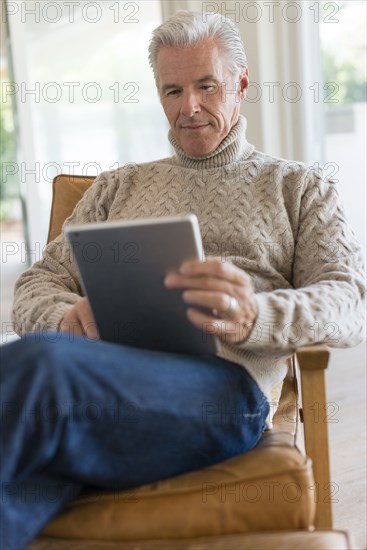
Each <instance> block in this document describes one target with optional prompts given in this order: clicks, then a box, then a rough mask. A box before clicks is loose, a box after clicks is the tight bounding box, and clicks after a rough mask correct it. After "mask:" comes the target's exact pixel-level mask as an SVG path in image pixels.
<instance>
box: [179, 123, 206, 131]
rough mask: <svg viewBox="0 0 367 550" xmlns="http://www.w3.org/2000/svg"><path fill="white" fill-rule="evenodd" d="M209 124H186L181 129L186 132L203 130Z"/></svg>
mask: <svg viewBox="0 0 367 550" xmlns="http://www.w3.org/2000/svg"><path fill="white" fill-rule="evenodd" d="M207 126H209V124H185V125H182V126H181V128H183V129H184V130H200V129H201V128H206V127H207Z"/></svg>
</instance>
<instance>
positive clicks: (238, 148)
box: [168, 115, 255, 169]
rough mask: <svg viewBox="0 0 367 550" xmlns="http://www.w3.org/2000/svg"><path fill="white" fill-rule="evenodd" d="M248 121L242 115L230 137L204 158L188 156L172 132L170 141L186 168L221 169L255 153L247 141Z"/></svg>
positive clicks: (179, 160) (169, 135)
mask: <svg viewBox="0 0 367 550" xmlns="http://www.w3.org/2000/svg"><path fill="white" fill-rule="evenodd" d="M246 128H247V120H246V118H245V117H244V116H242V115H240V116H239V118H238V121H237V122H236V124H235V125H234V126H232V128H231V130H230V132H229V133H228V135H227V136H226V137H225V138H224V140H223V141H222V142H221V143H220V144H219V145H218V147H217V148H216V149H214V151H213V152H212V153H209V154H208V155H205V156H203V157H194V156H192V155H189V154H187V153H186V152H185V151H184V150H183V149H182V147H181V146H180V145H179V144H178V143H177V141H176V139H175V138H174V136H173V134H172V131H171V130H170V131H169V133H168V139H169V142H170V143H171V145H172V146H173V148H174V150H175V153H176V156H177V161H178V164H180V165H181V166H184V167H185V168H194V169H203V168H204V169H208V168H219V167H220V166H226V165H227V164H232V163H234V162H239V161H243V160H246V159H247V158H248V157H249V156H250V155H251V154H252V153H253V151H254V149H255V147H254V146H253V145H251V144H250V143H249V142H248V141H247V139H246Z"/></svg>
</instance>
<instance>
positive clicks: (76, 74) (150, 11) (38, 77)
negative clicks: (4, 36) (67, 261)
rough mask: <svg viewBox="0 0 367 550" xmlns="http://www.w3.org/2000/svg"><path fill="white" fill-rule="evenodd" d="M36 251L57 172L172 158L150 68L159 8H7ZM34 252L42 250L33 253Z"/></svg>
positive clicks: (83, 4)
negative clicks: (151, 40)
mask: <svg viewBox="0 0 367 550" xmlns="http://www.w3.org/2000/svg"><path fill="white" fill-rule="evenodd" d="M8 20H9V26H10V36H11V44H12V50H13V58H14V71H15V81H14V82H9V83H8V87H7V94H8V96H13V97H14V99H15V100H16V102H17V105H18V110H19V122H20V131H21V136H20V137H21V151H22V159H21V162H20V164H19V178H20V181H21V184H22V185H23V186H24V188H25V194H26V204H27V210H28V219H29V233H30V243H31V250H32V257H31V258H30V260H31V261H34V260H35V259H36V258H37V257H39V256H40V253H41V250H42V247H43V245H44V243H45V240H46V235H47V226H48V218H49V211H50V200H51V182H52V179H53V178H54V176H55V175H57V174H58V173H74V174H84V175H97V174H98V173H99V172H101V171H104V170H110V169H113V168H116V167H117V166H119V165H122V164H124V163H126V162H141V161H149V160H153V159H155V158H162V157H164V156H167V155H169V153H170V149H169V144H168V141H167V129H168V127H167V123H166V121H165V117H164V115H163V111H162V109H161V107H160V104H159V101H158V97H157V92H156V88H155V84H154V80H153V75H152V71H151V69H150V67H149V64H148V59H147V48H148V41H149V37H150V34H151V31H152V30H153V29H154V28H155V27H156V26H158V25H159V23H160V22H161V6H160V2H159V1H149V2H127V1H126V2H125V1H124V2H116V1H115V2H113V1H103V2H89V1H87V0H80V1H79V2H39V1H30V0H27V2H22V1H21V2H8ZM32 247H33V248H32Z"/></svg>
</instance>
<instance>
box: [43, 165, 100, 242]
mask: <svg viewBox="0 0 367 550" xmlns="http://www.w3.org/2000/svg"><path fill="white" fill-rule="evenodd" d="M95 179H96V178H95V177H94V176H73V175H70V174H60V175H59V176H56V178H54V180H53V184H52V206H51V214H50V224H49V228H48V237H47V242H48V243H49V242H50V241H53V240H54V239H56V237H57V236H58V235H60V233H61V228H62V224H63V223H64V221H65V220H66V218H67V217H68V216H70V214H72V212H73V210H74V208H75V206H76V204H77V203H78V202H79V201H80V199H81V198H82V196H83V195H84V193H85V191H86V190H87V189H88V187H90V186H91V185H92V183H93V182H94V180H95Z"/></svg>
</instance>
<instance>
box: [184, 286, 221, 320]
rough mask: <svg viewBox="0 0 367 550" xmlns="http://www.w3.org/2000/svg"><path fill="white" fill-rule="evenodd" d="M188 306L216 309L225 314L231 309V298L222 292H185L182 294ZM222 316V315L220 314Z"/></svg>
mask: <svg viewBox="0 0 367 550" xmlns="http://www.w3.org/2000/svg"><path fill="white" fill-rule="evenodd" d="M182 298H183V300H184V301H185V302H186V303H187V304H191V305H198V306H203V307H207V308H209V309H212V310H214V309H216V310H217V311H219V312H223V313H224V314H225V312H226V311H229V309H230V307H231V296H229V295H228V294H224V293H222V292H203V291H200V290H185V292H183V294H182ZM219 315H220V314H219Z"/></svg>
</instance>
